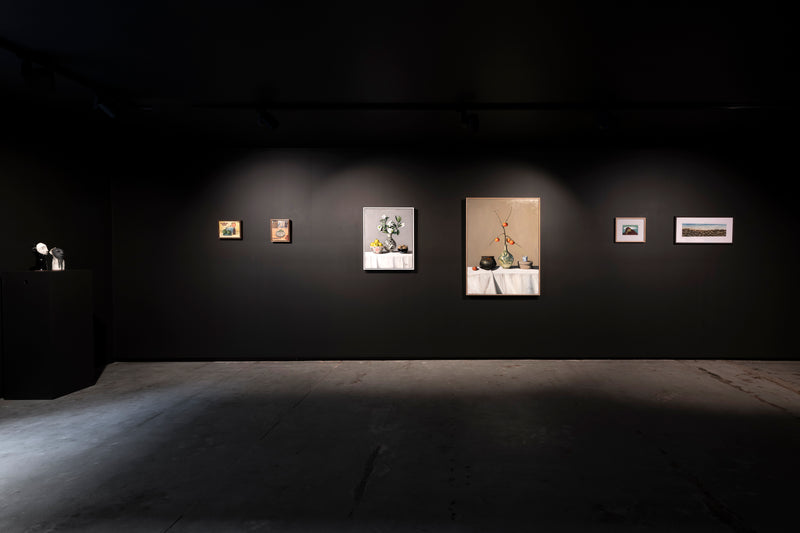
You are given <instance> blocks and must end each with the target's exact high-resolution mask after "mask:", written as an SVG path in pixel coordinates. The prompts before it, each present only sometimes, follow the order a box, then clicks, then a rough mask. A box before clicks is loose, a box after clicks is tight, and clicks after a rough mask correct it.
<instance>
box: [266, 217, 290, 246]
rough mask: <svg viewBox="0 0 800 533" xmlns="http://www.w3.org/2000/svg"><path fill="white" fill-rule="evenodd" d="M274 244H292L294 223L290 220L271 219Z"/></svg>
mask: <svg viewBox="0 0 800 533" xmlns="http://www.w3.org/2000/svg"><path fill="white" fill-rule="evenodd" d="M269 232H270V236H271V238H272V242H292V221H291V220H289V219H288V218H271V219H269Z"/></svg>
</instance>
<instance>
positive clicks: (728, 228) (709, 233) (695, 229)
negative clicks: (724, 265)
mask: <svg viewBox="0 0 800 533" xmlns="http://www.w3.org/2000/svg"><path fill="white" fill-rule="evenodd" d="M732 243H733V217H675V244H732Z"/></svg>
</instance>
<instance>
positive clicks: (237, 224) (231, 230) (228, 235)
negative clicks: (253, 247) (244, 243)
mask: <svg viewBox="0 0 800 533" xmlns="http://www.w3.org/2000/svg"><path fill="white" fill-rule="evenodd" d="M219 238H220V239H241V238H242V221H241V220H220V221H219Z"/></svg>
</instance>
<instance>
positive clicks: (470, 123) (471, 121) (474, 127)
mask: <svg viewBox="0 0 800 533" xmlns="http://www.w3.org/2000/svg"><path fill="white" fill-rule="evenodd" d="M479 126H480V120H479V119H478V114H477V113H468V112H467V111H462V112H461V127H462V128H464V129H465V130H467V131H469V132H470V133H475V132H477V131H478V127H479Z"/></svg>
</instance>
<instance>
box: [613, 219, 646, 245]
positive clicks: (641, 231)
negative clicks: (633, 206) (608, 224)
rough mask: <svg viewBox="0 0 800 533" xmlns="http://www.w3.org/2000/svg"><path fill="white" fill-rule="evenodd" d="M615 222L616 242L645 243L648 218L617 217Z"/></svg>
mask: <svg viewBox="0 0 800 533" xmlns="http://www.w3.org/2000/svg"><path fill="white" fill-rule="evenodd" d="M614 220H615V222H614V228H615V229H614V242H645V230H646V227H647V226H646V223H647V219H646V218H644V217H641V218H636V217H617V218H616V219H614Z"/></svg>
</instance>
